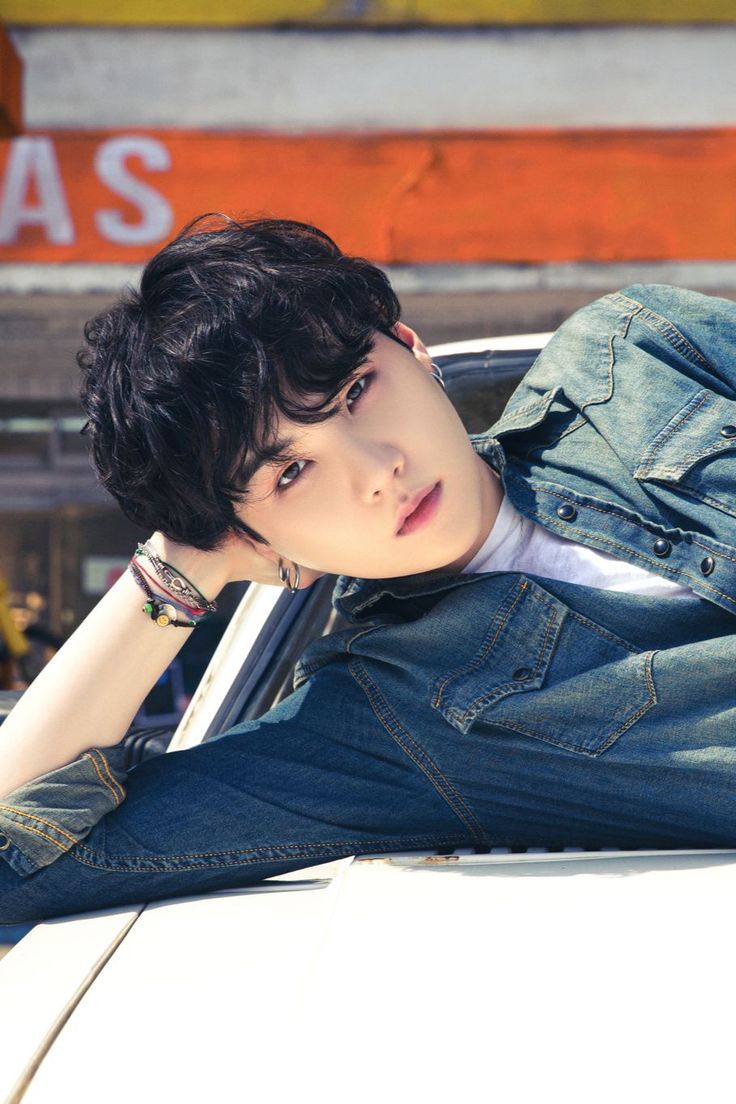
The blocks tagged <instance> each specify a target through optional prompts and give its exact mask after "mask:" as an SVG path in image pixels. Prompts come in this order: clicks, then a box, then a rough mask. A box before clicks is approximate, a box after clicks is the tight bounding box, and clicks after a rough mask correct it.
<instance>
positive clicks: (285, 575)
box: [279, 556, 302, 594]
mask: <svg viewBox="0 0 736 1104" xmlns="http://www.w3.org/2000/svg"><path fill="white" fill-rule="evenodd" d="M279 579H280V580H281V582H282V583H284V584H285V586H286V588H287V589H288V591H289V594H296V592H297V591H298V590H299V584H300V583H301V581H302V570H301V568H300V567H299V564H298V563H295V564H294V582H293V583H292V581H291V571H290V570H288V569H287V568H286V567H284V561H283V560H282V558H281V556H279Z"/></svg>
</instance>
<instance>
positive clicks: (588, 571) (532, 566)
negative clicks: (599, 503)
mask: <svg viewBox="0 0 736 1104" xmlns="http://www.w3.org/2000/svg"><path fill="white" fill-rule="evenodd" d="M478 571H523V572H524V573H525V574H528V575H542V576H544V577H546V578H548V579H561V580H562V581H564V582H569V583H583V584H584V585H585V586H592V587H600V588H601V590H625V591H628V592H629V593H630V594H654V595H661V596H665V597H670V598H694V597H697V595H696V594H695V592H694V591H692V590H691V589H690V587H684V586H680V584H679V583H674V582H671V581H670V580H669V579H665V578H663V577H662V576H661V575H656V574H655V573H654V572H653V571H647V570H646V568H643V567H637V566H636V565H635V564H630V563H628V562H627V561H626V560H621V559H619V557H618V556H612V555H611V553H610V552H600V551H599V550H598V549H597V548H589V547H588V546H587V545H584V544H579V543H578V542H577V541H573V540H568V539H567V538H566V537H558V536H557V535H556V533H551V532H550V531H549V530H548V529H545V528H544V527H543V526H541V525H538V524H537V523H536V522H535V521H532V520H531V519H530V518H526V517H524V515H523V514H520V513H519V511H518V510H517V509H516V507H515V506H514V505H513V504H512V503H511V502H510V500H509V497H508V495H506V494H504V496H503V500H502V502H501V508H500V510H499V512H498V516H497V518H496V520H495V522H494V524H493V527H492V529H491V531H490V533H489V534H488V536H487V537H486V539H485V541H484V543H483V545H482V546H481V547H480V548H479V549H478V551H477V553H476V554H475V556H474V557H473V559H472V560H471V561H470V563H469V564H468V565H467V566H466V567H464V568H463V570H462V574H463V575H470V574H472V573H473V572H478Z"/></svg>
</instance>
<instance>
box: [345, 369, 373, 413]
mask: <svg viewBox="0 0 736 1104" xmlns="http://www.w3.org/2000/svg"><path fill="white" fill-rule="evenodd" d="M372 380H373V372H366V374H365V375H364V376H361V377H360V379H357V380H356V381H355V382H354V383H352V384H351V385H350V387H349V388H348V391H347V394H346V395H345V403H346V405H347V407H348V410H352V408H353V406H355V405H356V403H359V402H360V400H361V399H362V398H363V395H364V394H365V393H366V391H367V390H368V388H369V387H370V385H371V382H372ZM356 388H357V391H356V393H355V394H354V395H353V397H352V398H351V395H352V393H353V391H355V389H356Z"/></svg>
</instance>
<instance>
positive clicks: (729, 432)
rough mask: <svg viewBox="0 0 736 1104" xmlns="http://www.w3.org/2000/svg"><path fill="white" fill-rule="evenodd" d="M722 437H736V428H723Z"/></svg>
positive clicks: (731, 426)
mask: <svg viewBox="0 0 736 1104" xmlns="http://www.w3.org/2000/svg"><path fill="white" fill-rule="evenodd" d="M721 437H736V426H735V425H725V426H723V427H722V428H721Z"/></svg>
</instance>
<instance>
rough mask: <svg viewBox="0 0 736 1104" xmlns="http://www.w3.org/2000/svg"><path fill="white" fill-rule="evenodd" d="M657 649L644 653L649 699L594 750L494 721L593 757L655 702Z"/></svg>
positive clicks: (516, 724) (605, 749)
mask: <svg viewBox="0 0 736 1104" xmlns="http://www.w3.org/2000/svg"><path fill="white" fill-rule="evenodd" d="M657 651H658V649H654V650H653V651H651V652H645V653H644V678H645V681H646V684H647V689H648V690H649V700H648V701H646V702H644V704H643V705H642V706H640V707H639V709H637V711H636V713H633V714H632V715H631V716H630V717H627V718H626V720H625V721H623V722H622V723H621V724H620V725H619V727H618V728H617V729H616V730H615V732H612V733H611V735H610V736H609V737H608V738H607V740H606V741H605V743H603V744H601V746H600V747H598V748H596V749H595V750H591V749H588V748H585V747H582V746H581V745H580V744H570V743H563V742H562V741H560V740H555V739H553V738H552V737H551V736H543V735H540V734H539V733H537V732H531V731H530V730H529V728H524V727H523V725H520V724H518V723H516V722H515V721H507V720H506V719H504V720H500V721H497V722H494V723H495V724H497V726H498V727H499V728H508V729H513V730H514V731H515V732H520V733H521V734H522V736H526V737H528V738H529V739H530V740H542V741H543V742H544V743H545V744H552V745H553V746H554V747H559V748H564V750H565V751H573V752H576V753H578V754H580V755H587V756H588V758H590V759H595V758H597V756H599V755H601V754H602V752H604V751H607V750H608V749H609V747H611V745H612V744H614V743H615V742H616V740H618V738H619V736H622V735H623V734H624V732H626V730H627V729H629V728H631V726H632V725H633V724H635V723H636V721H638V720H639V719H640V717H642V716H643V715H644V714H645V713H646V712H647V710H648V709H651V707H652V706H653V705H656V704H657V691H656V689H655V686H654V680H653V678H652V673H651V666H652V661H653V658H654V656H655V655H656V654H657Z"/></svg>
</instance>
